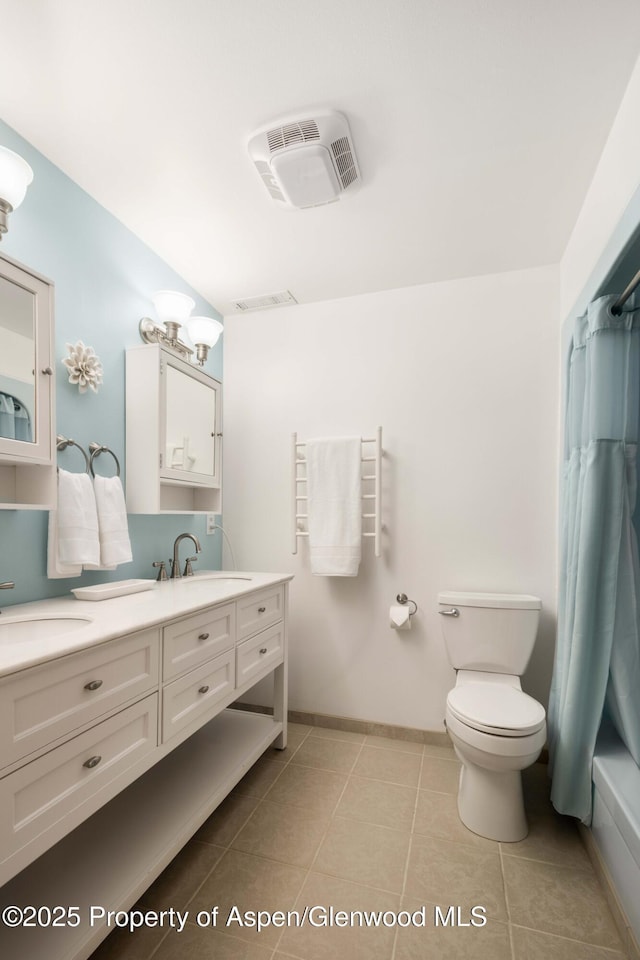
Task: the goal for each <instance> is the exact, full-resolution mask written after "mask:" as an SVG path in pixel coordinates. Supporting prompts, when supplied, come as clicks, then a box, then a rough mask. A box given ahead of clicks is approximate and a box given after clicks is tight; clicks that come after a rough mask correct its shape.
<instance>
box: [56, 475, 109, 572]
mask: <svg viewBox="0 0 640 960" xmlns="http://www.w3.org/2000/svg"><path fill="white" fill-rule="evenodd" d="M99 562H100V544H99V541H98V515H97V512H96V500H95V496H94V494H93V486H92V485H91V480H90V478H89V474H88V473H69V472H68V471H67V470H58V508H57V510H52V511H51V512H50V513H49V544H48V551H47V576H48V577H49V578H50V579H59V578H60V577H79V576H80V574H81V573H82V567H83V566H85V565H87V564H98V563H99Z"/></svg>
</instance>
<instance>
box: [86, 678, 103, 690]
mask: <svg viewBox="0 0 640 960" xmlns="http://www.w3.org/2000/svg"><path fill="white" fill-rule="evenodd" d="M101 686H102V680H90V681H89V683H85V685H84V688H85V690H99V689H100V687H101Z"/></svg>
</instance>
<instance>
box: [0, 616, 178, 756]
mask: <svg viewBox="0 0 640 960" xmlns="http://www.w3.org/2000/svg"><path fill="white" fill-rule="evenodd" d="M159 641H160V634H159V631H158V630H145V631H143V632H141V633H136V634H133V635H132V636H130V637H123V638H122V639H120V640H110V641H109V642H107V643H101V644H99V645H98V646H95V647H91V648H89V649H87V650H82V651H81V652H79V653H72V654H70V655H69V656H67V657H61V658H60V659H58V660H55V661H52V662H50V663H43V664H42V665H40V666H37V667H31V668H29V669H28V670H23V671H21V672H20V673H15V674H13V675H12V676H10V677H7V678H6V679H4V680H2V681H0V756H2V758H3V765H9V764H11V763H13V762H15V761H16V760H19V759H20V758H22V757H27V756H28V755H29V754H31V753H33V752H34V751H36V750H39V749H41V748H42V747H44V746H46V745H47V744H49V743H52V742H53V741H54V740H57V739H59V738H60V737H64V736H67V735H68V734H70V733H72V732H73V731H74V730H77V729H78V727H81V726H83V725H84V724H86V723H90V722H91V721H92V720H95V719H97V718H98V717H101V716H103V715H104V714H106V713H109V712H110V711H111V710H114V709H116V708H117V707H119V706H121V705H122V704H124V703H126V702H127V701H129V700H132V699H135V698H136V697H140V696H143V695H144V694H146V693H149V692H150V691H151V690H152V689H153V688H154V687H157V685H158V679H159V678H158V664H159Z"/></svg>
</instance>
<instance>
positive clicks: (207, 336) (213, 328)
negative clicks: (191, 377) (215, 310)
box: [186, 317, 224, 367]
mask: <svg viewBox="0 0 640 960" xmlns="http://www.w3.org/2000/svg"><path fill="white" fill-rule="evenodd" d="M186 326H187V333H188V334H189V339H190V340H191V341H192V342H193V343H194V344H195V346H196V359H197V361H198V363H199V364H200V366H201V367H203V366H204V364H205V360H206V359H207V356H208V354H209V350H210V349H211V347H212V346H213V345H214V344H215V343H217V342H218V340H219V338H220V334H221V333H222V331H223V330H224V327H223V326H222V324H221V323H220V321H219V320H214V318H213V317H189V319H188V320H187V324H186Z"/></svg>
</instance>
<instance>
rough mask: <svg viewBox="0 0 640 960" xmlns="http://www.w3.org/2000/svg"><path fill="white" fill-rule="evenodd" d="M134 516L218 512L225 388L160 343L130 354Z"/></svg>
mask: <svg viewBox="0 0 640 960" xmlns="http://www.w3.org/2000/svg"><path fill="white" fill-rule="evenodd" d="M126 384H127V443H126V446H127V483H126V488H127V509H128V510H129V513H219V512H220V509H221V489H220V483H221V475H222V462H221V461H222V435H221V428H220V423H221V384H220V382H219V381H218V380H215V379H214V378H213V377H210V376H208V374H206V373H204V372H203V371H202V370H200V369H199V368H197V367H194V366H193V365H192V364H191V363H188V362H187V361H185V360H182V359H180V357H177V356H175V355H174V354H172V353H170V352H168V351H167V350H163V349H162V348H161V347H159V346H158V345H156V344H146V345H145V346H139V347H131V348H130V349H129V350H127V365H126Z"/></svg>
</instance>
